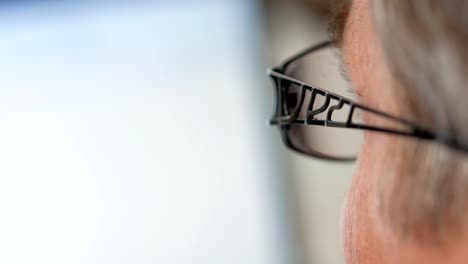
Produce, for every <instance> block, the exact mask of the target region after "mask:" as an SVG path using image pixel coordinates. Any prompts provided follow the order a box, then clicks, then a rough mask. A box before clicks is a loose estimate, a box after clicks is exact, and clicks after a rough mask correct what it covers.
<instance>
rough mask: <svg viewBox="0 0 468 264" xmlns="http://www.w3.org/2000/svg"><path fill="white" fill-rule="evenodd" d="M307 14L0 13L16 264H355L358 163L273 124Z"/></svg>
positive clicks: (58, 6) (7, 245)
mask: <svg viewBox="0 0 468 264" xmlns="http://www.w3.org/2000/svg"><path fill="white" fill-rule="evenodd" d="M283 2H284V1H283ZM293 2H294V1H293ZM293 2H291V3H293ZM291 3H290V4H288V3H283V4H281V5H278V3H274V4H269V3H266V5H262V4H261V3H257V2H255V1H247V0H245V1H234V0H233V1H93V2H87V1H1V2H0V58H1V59H0V122H1V123H0V124H1V129H0V164H1V165H0V263H171V264H179V263H252V264H253V263H255V264H261V263H269V264H270V263H341V261H342V258H341V248H340V244H339V223H338V220H339V208H340V206H341V202H342V198H343V195H344V188H345V186H346V183H347V178H346V177H344V176H343V175H345V176H346V175H347V174H349V171H350V167H349V166H348V167H346V166H345V167H343V166H338V167H337V166H335V165H333V164H327V163H323V162H317V161H313V160H311V159H305V158H303V157H299V156H297V155H295V154H291V153H289V152H287V151H286V150H285V149H284V148H283V147H282V146H281V142H280V138H279V136H278V135H277V134H276V130H275V129H271V128H268V127H266V125H265V120H266V118H267V117H268V115H269V114H270V113H269V110H270V109H269V108H268V107H267V106H268V105H269V104H270V100H271V99H272V98H271V97H270V96H271V94H270V92H271V91H270V87H269V86H268V85H269V83H268V81H267V79H266V77H265V74H264V69H265V68H266V62H269V63H274V62H278V61H279V60H280V59H282V58H284V56H287V55H290V54H291V53H292V52H295V51H296V49H300V48H301V47H303V46H306V45H308V44H309V43H308V41H314V40H315V38H314V37H310V36H315V34H322V35H323V34H324V31H323V30H321V29H320V28H322V26H323V25H322V23H323V22H322V21H321V20H318V19H314V18H311V17H310V14H309V13H305V11H304V10H303V9H302V8H300V6H297V5H296V4H297V3H296V4H294V3H293V4H291ZM294 6H295V7H294ZM275 10H276V11H275ZM279 10H281V12H280V11H279ZM301 10H302V11H301ZM275 12H276V13H275ZM272 18H274V19H273V20H272ZM309 24H310V25H315V28H314V27H312V28H309V26H308V25H309ZM272 25H273V26H274V29H275V30H272V29H271V26H272ZM268 28H270V29H269V30H267V29H268ZM310 33H313V34H312V35H311V34H310ZM286 35H287V36H288V38H287V39H286V38H282V37H280V36H286ZM322 35H321V36H322Z"/></svg>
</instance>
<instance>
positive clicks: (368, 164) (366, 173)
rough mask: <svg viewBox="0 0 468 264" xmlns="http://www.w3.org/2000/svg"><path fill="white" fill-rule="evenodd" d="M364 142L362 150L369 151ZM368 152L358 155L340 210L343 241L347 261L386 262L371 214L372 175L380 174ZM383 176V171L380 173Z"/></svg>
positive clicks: (372, 210)
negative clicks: (358, 158) (344, 201)
mask: <svg viewBox="0 0 468 264" xmlns="http://www.w3.org/2000/svg"><path fill="white" fill-rule="evenodd" d="M367 148H368V147H366V146H364V149H363V153H362V154H365V152H367V151H368V149H367ZM369 157H372V156H370V155H361V158H360V160H359V161H358V163H357V168H356V172H355V175H354V177H353V180H352V182H351V185H350V187H349V189H348V193H347V197H346V205H345V207H344V211H343V241H344V248H345V257H346V263H351V264H354V263H385V262H384V258H382V254H383V253H384V252H383V249H384V247H383V246H382V245H383V243H382V238H381V237H380V236H379V232H378V231H377V230H378V228H377V225H376V222H375V219H374V218H373V216H374V215H375V213H376V210H375V206H374V205H373V203H372V202H373V201H374V200H375V199H373V196H374V193H373V192H372V190H373V188H372V178H373V177H374V176H379V175H378V174H377V173H378V170H376V169H377V168H376V167H375V166H373V165H372V164H375V163H373V162H374V161H373V160H372V159H370V158H369ZM380 176H382V175H380Z"/></svg>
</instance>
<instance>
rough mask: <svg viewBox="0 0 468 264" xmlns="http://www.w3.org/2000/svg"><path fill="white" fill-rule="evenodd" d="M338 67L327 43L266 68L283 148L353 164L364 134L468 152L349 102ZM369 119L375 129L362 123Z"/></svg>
mask: <svg viewBox="0 0 468 264" xmlns="http://www.w3.org/2000/svg"><path fill="white" fill-rule="evenodd" d="M308 55H310V56H308ZM340 65H342V64H341V63H340V62H339V60H338V56H336V54H335V49H334V45H333V43H332V42H330V41H326V42H323V43H320V44H318V45H315V46H312V47H310V48H308V49H306V50H304V51H302V52H300V53H298V54H296V55H294V56H292V57H291V58H290V59H288V60H286V61H284V62H283V63H282V64H280V66H277V67H273V68H270V69H269V70H268V75H269V77H270V78H271V79H272V81H273V84H274V88H275V97H276V99H275V102H276V105H275V113H274V115H273V117H271V119H270V122H269V123H270V125H275V126H278V127H279V129H280V133H281V136H282V139H283V141H284V143H285V145H286V146H287V147H289V148H290V149H292V150H295V151H297V152H299V153H302V154H306V155H308V156H312V157H316V158H321V159H327V160H334V161H353V160H355V159H356V157H357V155H358V153H359V151H360V148H361V143H362V141H363V137H364V131H366V130H367V131H374V132H381V133H387V134H393V135H399V136H406V137H413V138H418V139H423V140H431V141H437V142H440V143H443V144H445V145H447V146H449V147H451V148H454V149H457V150H461V151H464V152H468V146H466V145H463V144H461V143H460V142H458V141H457V140H456V139H454V138H451V137H446V136H443V135H438V134H436V133H433V132H431V131H429V130H427V129H424V128H423V127H420V126H418V125H416V124H414V123H413V122H410V121H407V120H405V119H403V118H399V117H396V116H393V115H391V114H388V113H385V112H382V111H380V110H377V109H373V108H371V107H367V106H364V105H361V104H359V103H357V102H356V101H355V99H354V98H353V99H348V98H350V97H356V94H355V93H350V91H349V90H346V88H345V87H346V83H347V82H346V80H345V79H344V75H343V74H340V73H341V72H342V71H343V68H342V67H341V66H340ZM305 79H310V80H305ZM299 80H302V81H299ZM306 82H308V83H312V82H313V83H314V85H310V84H307V83H306ZM319 87H330V88H332V89H331V90H324V89H321V88H319ZM369 117H370V118H371V119H372V123H373V125H367V124H366V122H364V121H363V119H365V120H366V121H367V120H370V119H369Z"/></svg>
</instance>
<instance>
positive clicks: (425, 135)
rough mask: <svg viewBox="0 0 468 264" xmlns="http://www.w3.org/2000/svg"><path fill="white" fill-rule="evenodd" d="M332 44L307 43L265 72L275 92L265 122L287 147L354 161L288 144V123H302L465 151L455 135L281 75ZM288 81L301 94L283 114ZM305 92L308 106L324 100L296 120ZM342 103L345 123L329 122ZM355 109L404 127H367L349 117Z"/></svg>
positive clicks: (322, 156)
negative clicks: (277, 130) (271, 112)
mask: <svg viewBox="0 0 468 264" xmlns="http://www.w3.org/2000/svg"><path fill="white" fill-rule="evenodd" d="M333 45H334V44H333V42H331V41H325V42H322V43H319V44H317V45H314V46H311V47H310V48H307V49H305V50H303V51H302V52H300V53H298V54H296V55H294V56H292V57H291V58H289V59H287V60H286V61H284V62H283V63H281V64H280V65H279V66H276V67H272V68H269V69H268V71H267V74H268V76H269V77H270V78H271V79H272V80H273V83H274V86H275V87H274V88H275V92H276V95H275V96H276V100H275V102H276V104H275V113H274V115H273V116H272V117H271V118H270V120H269V124H270V125H275V126H279V128H280V132H281V136H282V139H283V142H284V144H285V145H286V146H287V147H288V148H290V149H292V150H294V151H296V152H299V153H302V154H305V155H308V156H312V157H315V158H320V159H326V160H333V161H354V160H355V157H349V158H337V157H333V156H329V155H325V154H323V153H320V152H314V151H313V150H310V152H305V151H303V150H301V149H299V148H297V147H295V146H294V145H293V144H292V143H291V140H290V138H289V136H288V133H287V132H288V130H289V128H290V126H291V125H292V124H302V125H312V126H324V127H335V128H348V129H362V130H368V131H374V132H381V133H387V134H393V135H399V136H406V137H413V138H418V139H422V140H429V141H436V142H439V143H442V144H445V145H447V146H449V147H451V148H453V149H456V150H460V151H463V152H465V153H468V146H466V145H463V144H461V143H459V142H458V141H457V140H456V139H455V138H452V137H447V136H444V135H438V134H436V133H433V132H431V131H429V130H427V129H424V128H422V127H420V126H419V125H417V124H414V123H413V122H410V121H408V120H406V119H403V118H400V117H396V116H393V115H391V114H388V113H385V112H382V111H380V110H377V109H374V108H371V107H367V106H364V105H362V104H359V103H357V102H354V101H353V100H350V99H348V98H345V97H343V96H340V95H337V94H335V93H332V92H329V91H327V90H324V89H322V88H319V87H316V86H313V85H310V84H306V83H304V82H302V81H299V80H297V79H294V78H292V77H290V76H287V75H286V74H285V71H286V69H287V68H288V66H289V65H290V64H292V63H294V62H296V61H297V60H299V59H301V58H303V57H304V56H306V55H309V54H311V53H313V52H316V51H319V50H322V49H324V48H329V47H331V46H333ZM292 84H294V85H297V86H299V87H300V88H301V90H302V94H301V97H300V101H299V103H298V104H297V106H296V107H295V108H294V109H293V110H292V111H290V113H287V112H288V111H286V108H285V105H286V101H285V100H286V96H285V94H286V90H287V87H288V86H290V85H292ZM306 91H310V92H311V93H312V95H311V99H310V100H311V102H309V105H312V106H313V105H314V100H315V99H316V96H317V95H321V96H323V97H325V102H324V104H323V105H322V106H321V107H320V108H318V109H309V108H308V109H307V113H306V117H305V119H304V120H299V119H298V118H297V117H298V114H299V111H300V110H301V109H302V105H303V104H304V99H305V93H306ZM331 100H334V101H337V102H338V103H337V104H335V105H331V104H330V102H331ZM344 105H348V106H349V109H350V110H349V113H348V118H347V120H346V122H338V121H333V120H332V116H333V112H334V111H337V110H340V109H342V108H343V106H344ZM356 109H358V110H361V111H363V112H369V113H372V114H374V115H376V116H379V117H381V118H385V119H387V120H389V121H393V122H396V123H398V124H400V125H404V126H406V127H407V128H408V129H407V130H399V129H390V128H385V127H378V126H370V125H365V124H361V123H356V122H353V116H354V113H355V112H356ZM321 113H326V118H325V119H323V120H319V119H317V118H316V116H317V115H318V114H321Z"/></svg>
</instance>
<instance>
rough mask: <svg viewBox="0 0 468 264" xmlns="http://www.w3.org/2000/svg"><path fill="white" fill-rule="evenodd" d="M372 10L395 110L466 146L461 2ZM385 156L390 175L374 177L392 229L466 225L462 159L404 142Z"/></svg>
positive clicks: (467, 14) (466, 55) (467, 18)
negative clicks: (392, 87)
mask: <svg viewBox="0 0 468 264" xmlns="http://www.w3.org/2000/svg"><path fill="white" fill-rule="evenodd" d="M373 11H374V19H375V22H376V26H377V31H378V33H379V35H380V37H381V40H382V45H383V48H384V52H385V55H386V60H387V64H388V65H389V68H390V70H391V72H392V74H393V76H394V78H395V79H396V80H397V82H398V84H399V85H398V86H399V87H396V89H397V95H398V98H399V100H400V101H399V102H398V105H399V107H400V109H401V114H405V115H406V116H407V115H408V114H409V115H410V118H411V119H413V120H414V121H415V122H418V123H420V124H421V125H424V126H427V127H430V128H432V129H434V130H436V131H437V132H438V133H441V134H442V135H444V136H453V137H455V138H456V139H457V140H459V141H460V142H465V143H466V142H467V140H468V87H466V86H467V84H468V51H466V48H465V45H467V44H468V2H467V1H463V0H447V1H445V0H444V1H441V0H414V1H408V0H374V1H373ZM387 155H388V156H386V157H384V158H387V159H389V160H390V161H391V162H390V163H391V165H389V166H392V168H389V170H390V171H393V173H394V175H392V177H382V179H380V180H379V181H380V182H379V183H378V185H377V186H379V188H381V190H380V192H379V193H380V198H379V199H378V208H379V210H380V211H381V212H382V215H384V216H385V218H384V219H386V220H388V221H389V223H390V224H391V225H390V226H391V227H392V228H394V229H396V230H398V231H399V232H400V233H402V234H408V233H411V235H416V237H419V238H424V237H426V236H427V235H431V236H432V235H434V234H437V235H440V234H442V233H446V231H455V230H458V228H460V227H465V226H464V224H465V221H466V220H465V216H466V215H465V214H466V209H467V206H468V165H467V164H468V163H467V160H468V159H467V157H466V156H464V155H463V154H460V153H457V152H456V151H452V150H449V149H447V148H446V147H443V146H441V145H438V144H429V143H427V142H422V141H421V142H418V141H414V140H409V139H399V140H398V144H397V146H396V147H395V149H393V150H392V151H391V152H389V153H387ZM402 172H403V173H402Z"/></svg>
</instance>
